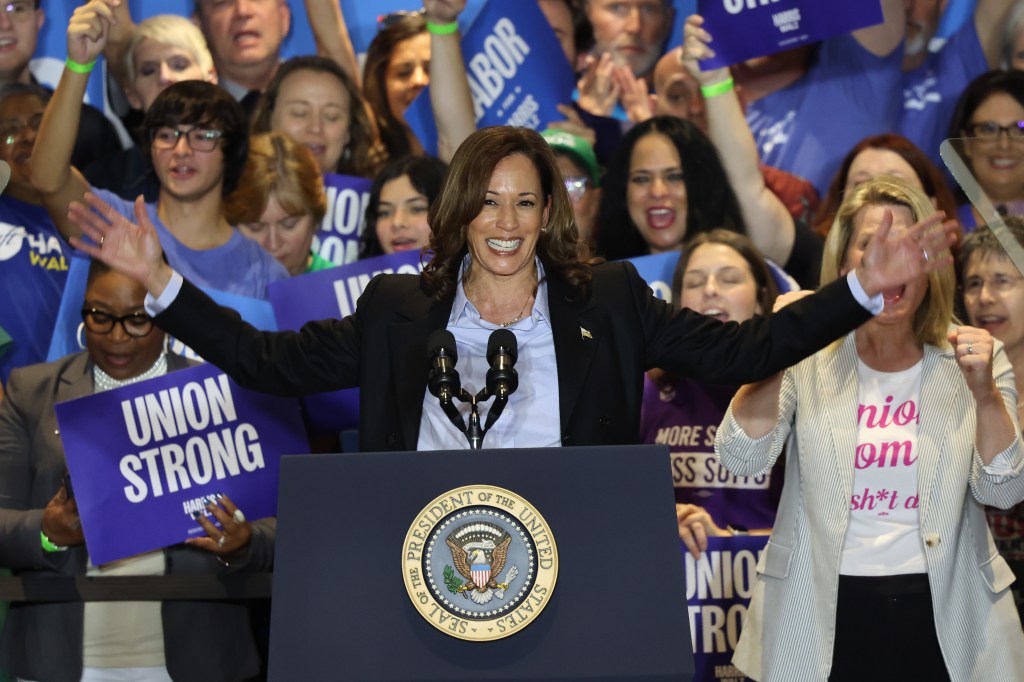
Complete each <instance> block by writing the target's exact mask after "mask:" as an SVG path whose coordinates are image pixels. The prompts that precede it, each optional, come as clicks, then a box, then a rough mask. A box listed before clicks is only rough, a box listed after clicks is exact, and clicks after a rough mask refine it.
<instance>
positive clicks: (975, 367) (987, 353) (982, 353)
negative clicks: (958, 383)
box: [949, 326, 999, 402]
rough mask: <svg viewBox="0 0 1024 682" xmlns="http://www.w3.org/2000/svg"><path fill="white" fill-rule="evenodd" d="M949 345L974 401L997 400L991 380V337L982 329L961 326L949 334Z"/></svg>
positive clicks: (996, 391)
mask: <svg viewBox="0 0 1024 682" xmlns="http://www.w3.org/2000/svg"><path fill="white" fill-rule="evenodd" d="M949 343H950V345H952V346H953V353H954V355H955V356H956V363H957V365H959V367H960V372H961V373H962V374H963V375H964V380H965V381H966V382H967V387H968V388H969V389H971V394H972V395H973V396H974V399H975V400H976V401H977V402H982V401H983V400H989V399H999V391H998V390H996V384H995V379H993V378H992V348H993V340H992V335H991V334H989V333H988V331H986V330H984V329H978V328H977V327H967V326H962V327H957V328H956V329H955V330H954V331H952V332H950V333H949Z"/></svg>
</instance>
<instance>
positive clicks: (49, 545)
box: [39, 531, 68, 552]
mask: <svg viewBox="0 0 1024 682" xmlns="http://www.w3.org/2000/svg"><path fill="white" fill-rule="evenodd" d="M39 542H40V544H42V546H43V551H44V552H66V551H67V549H68V548H67V547H64V546H62V545H55V544H53V542H52V541H51V540H50V538H48V537H46V533H44V532H43V531H39Z"/></svg>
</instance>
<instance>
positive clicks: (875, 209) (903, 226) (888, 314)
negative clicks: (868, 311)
mask: <svg viewBox="0 0 1024 682" xmlns="http://www.w3.org/2000/svg"><path fill="white" fill-rule="evenodd" d="M886 211H891V212H892V234H894V235H895V234H899V233H900V232H901V231H903V230H907V229H909V228H910V226H911V225H913V224H914V216H913V214H912V213H911V212H910V209H909V208H907V207H906V206H898V205H893V204H885V205H881V204H869V205H867V206H865V207H864V208H862V209H860V210H859V211H857V213H856V215H854V217H853V234H852V235H851V237H850V244H849V246H847V247H846V256H845V258H844V259H843V267H842V268H841V269H840V275H843V276H845V275H846V273H848V272H849V271H850V270H853V269H855V268H856V267H857V266H858V265H860V261H861V259H862V258H863V257H864V250H865V249H866V248H867V245H868V242H869V241H871V237H873V236H874V234H875V233H876V232H878V227H879V226H880V225H881V224H882V220H883V218H884V217H885V212H886ZM927 292H928V276H927V275H921V276H919V277H918V278H916V279H914V280H911V281H910V282H908V283H907V284H906V285H904V286H902V287H899V288H897V289H892V290H887V291H883V292H882V298H883V299H884V300H885V309H884V310H883V311H882V312H881V313H880V314H879V315H877V316H875V317H874V318H873V320H872V322H875V321H877V322H882V323H893V322H900V323H907V324H910V323H912V322H913V317H914V313H915V312H916V311H917V309H918V307H920V305H921V302H922V301H923V300H924V296H925V294H926V293H927Z"/></svg>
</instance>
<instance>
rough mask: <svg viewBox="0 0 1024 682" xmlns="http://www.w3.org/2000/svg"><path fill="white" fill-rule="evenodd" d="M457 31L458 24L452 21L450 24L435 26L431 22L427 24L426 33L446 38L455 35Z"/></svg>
mask: <svg viewBox="0 0 1024 682" xmlns="http://www.w3.org/2000/svg"><path fill="white" fill-rule="evenodd" d="M458 30H459V22H457V21H453V22H452V23H450V24H435V23H434V22H432V21H428V22H427V33H433V34H434V35H435V36H446V35H449V34H452V33H455V32H456V31H458Z"/></svg>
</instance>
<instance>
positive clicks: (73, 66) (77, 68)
mask: <svg viewBox="0 0 1024 682" xmlns="http://www.w3.org/2000/svg"><path fill="white" fill-rule="evenodd" d="M64 66H66V67H68V70H69V71H74V72H75V73H92V67H94V66H96V60H95V59H94V60H92V61H91V62H89V63H88V64H79V63H78V62H76V61H75V60H74V59H72V58H71V57H68V58H67V59H66V60H65V61H64Z"/></svg>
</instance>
